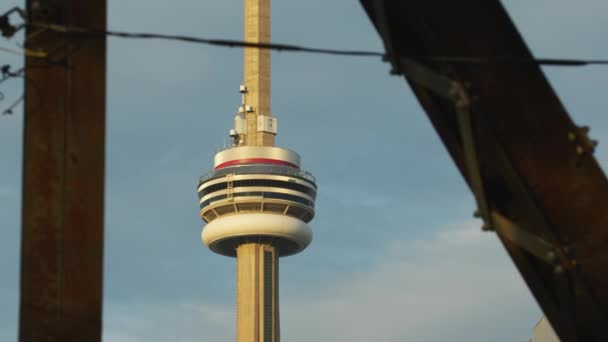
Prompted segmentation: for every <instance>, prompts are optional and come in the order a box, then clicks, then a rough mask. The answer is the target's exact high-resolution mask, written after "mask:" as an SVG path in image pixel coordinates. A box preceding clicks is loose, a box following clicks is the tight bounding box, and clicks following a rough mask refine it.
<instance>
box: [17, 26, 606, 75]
mask: <svg viewBox="0 0 608 342" xmlns="http://www.w3.org/2000/svg"><path fill="white" fill-rule="evenodd" d="M24 25H25V26H29V27H34V28H38V29H46V30H50V31H55V32H60V33H65V34H72V35H88V36H109V37H118V38H127V39H161V40H173V41H181V42H187V43H195V44H206V45H213V46H222V47H230V48H235V47H238V48H257V49H266V50H274V51H279V52H303V53H313V54H323V55H335V56H353V57H380V58H383V59H386V58H387V55H386V54H385V53H383V52H379V51H369V50H344V49H328V48H317V47H308V46H301V45H294V44H277V43H255V42H247V41H242V40H231V39H212V38H204V37H194V36H185V35H170V34H161V33H143V32H126V31H115V30H96V29H90V28H84V27H75V26H65V25H55V24H43V23H25V24H24ZM424 59H430V60H432V61H436V62H454V63H468V64H493V63H532V64H538V65H544V66H587V65H608V59H607V60H604V59H566V58H533V59H520V58H509V57H495V58H480V57H459V56H431V57H427V56H425V57H424Z"/></svg>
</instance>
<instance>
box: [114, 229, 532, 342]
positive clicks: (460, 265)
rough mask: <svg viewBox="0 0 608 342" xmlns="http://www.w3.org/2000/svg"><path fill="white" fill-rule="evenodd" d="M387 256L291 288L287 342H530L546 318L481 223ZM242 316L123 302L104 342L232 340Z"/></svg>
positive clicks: (198, 304) (204, 306)
mask: <svg viewBox="0 0 608 342" xmlns="http://www.w3.org/2000/svg"><path fill="white" fill-rule="evenodd" d="M378 252H379V254H381V258H380V260H379V261H378V262H377V263H375V264H373V265H372V266H371V267H369V268H368V269H364V270H363V269H362V270H359V271H358V272H355V273H353V274H350V275H348V276H340V277H338V276H337V275H336V276H333V277H332V276H331V275H326V276H325V278H324V279H311V281H310V283H318V284H319V286H316V287H314V288H307V289H304V288H303V287H298V289H297V291H294V290H293V289H292V288H288V287H286V286H283V287H282V289H281V291H283V292H282V298H281V300H282V303H281V325H282V329H281V330H282V337H283V339H284V340H288V341H294V342H297V341H349V342H352V341H355V342H356V341H406V340H416V341H446V340H450V341H472V340H475V341H477V340H492V341H513V340H514V339H513V337H514V336H517V337H519V338H520V339H521V340H525V339H527V337H529V336H530V334H531V329H532V327H533V325H534V323H535V322H536V321H537V319H538V317H539V316H540V313H539V310H538V308H537V307H536V305H535V304H534V300H533V299H532V297H531V295H530V294H529V292H528V290H527V289H526V288H525V286H524V284H523V281H522V280H521V278H520V277H519V276H518V275H517V271H516V270H515V268H514V267H513V266H512V265H511V264H510V262H508V259H507V257H506V255H505V253H504V252H503V251H502V247H501V246H499V243H498V241H497V240H496V237H495V236H494V235H493V234H490V233H483V232H481V231H480V230H479V222H474V221H471V222H466V223H464V224H460V225H453V226H448V227H444V228H443V229H441V230H439V231H438V233H436V234H434V235H432V236H430V237H429V238H425V239H418V240H399V241H390V242H388V243H387V244H386V245H385V248H384V250H383V251H378ZM285 264H286V263H285V262H284V263H283V265H284V267H283V270H285V267H289V265H288V264H287V265H285ZM291 271H293V270H291ZM282 278H283V279H285V273H283V275H282ZM318 280H320V281H318ZM317 281H318V282H317ZM234 312H235V310H234V305H233V304H221V303H219V304H209V303H207V302H203V301H201V300H200V299H196V298H194V299H186V300H184V299H182V300H180V301H177V302H174V303H171V302H164V303H162V304H155V305H152V304H146V305H138V306H134V307H127V306H124V307H121V306H116V305H114V306H113V307H110V308H109V309H108V310H107V317H108V318H107V319H106V324H107V325H106V329H105V332H104V337H106V340H112V341H129V342H131V341H166V340H167V339H169V338H171V339H172V340H173V341H194V340H209V341H211V340H213V341H230V340H233V339H234V330H235V326H234V324H235V316H234ZM110 337H111V338H110ZM515 340H516V339H515Z"/></svg>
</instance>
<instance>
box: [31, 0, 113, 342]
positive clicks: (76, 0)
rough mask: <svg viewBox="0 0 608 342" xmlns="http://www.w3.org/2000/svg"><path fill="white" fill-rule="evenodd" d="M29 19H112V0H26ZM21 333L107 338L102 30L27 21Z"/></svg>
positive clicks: (91, 23) (100, 25)
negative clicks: (79, 31)
mask: <svg viewBox="0 0 608 342" xmlns="http://www.w3.org/2000/svg"><path fill="white" fill-rule="evenodd" d="M27 13H28V16H29V20H31V21H34V22H44V23H53V24H59V25H70V26H84V27H92V28H95V29H105V28H106V0H87V1H82V0H27ZM27 35H28V39H27V42H26V44H27V47H28V48H30V49H34V50H36V49H42V50H44V51H46V52H48V53H49V60H40V59H36V58H32V57H28V58H27V60H26V81H25V125H24V146H23V154H24V157H23V199H22V201H23V205H22V247H21V293H20V296H21V297H20V312H19V315H20V316H19V341H23V342H25V341H28V342H29V341H62V342H70V341H78V342H82V341H100V340H101V318H102V279H103V277H102V273H103V204H104V158H105V156H104V154H105V100H106V99H105V87H106V84H105V77H106V39H105V37H90V36H87V37H85V36H80V37H73V36H71V37H70V36H66V35H63V34H60V33H56V32H50V31H44V30H38V29H36V28H29V29H28V30H27Z"/></svg>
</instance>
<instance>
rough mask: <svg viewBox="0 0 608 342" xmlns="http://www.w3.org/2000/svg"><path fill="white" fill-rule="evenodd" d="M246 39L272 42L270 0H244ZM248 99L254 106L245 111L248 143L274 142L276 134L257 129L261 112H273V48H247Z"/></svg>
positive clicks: (246, 141)
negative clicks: (271, 92)
mask: <svg viewBox="0 0 608 342" xmlns="http://www.w3.org/2000/svg"><path fill="white" fill-rule="evenodd" d="M244 27H245V41H247V42H251V43H270V0H245V25H244ZM243 70H244V75H243V79H244V84H245V86H246V87H247V93H246V94H245V97H246V98H245V102H246V104H247V105H249V106H252V107H253V111H252V112H248V113H246V115H245V117H246V121H247V135H246V138H245V144H246V145H248V146H274V134H273V133H270V132H264V131H259V130H258V116H261V115H263V116H271V114H270V51H269V50H268V49H258V48H245V51H244V68H243Z"/></svg>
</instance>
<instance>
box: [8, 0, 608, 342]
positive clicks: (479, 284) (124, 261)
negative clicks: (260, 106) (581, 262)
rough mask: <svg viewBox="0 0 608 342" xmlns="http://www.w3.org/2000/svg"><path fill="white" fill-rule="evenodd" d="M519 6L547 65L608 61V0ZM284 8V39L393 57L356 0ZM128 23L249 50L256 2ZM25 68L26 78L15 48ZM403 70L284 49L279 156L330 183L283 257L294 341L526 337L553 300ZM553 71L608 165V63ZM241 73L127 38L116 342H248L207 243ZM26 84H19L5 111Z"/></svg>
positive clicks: (117, 24)
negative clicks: (245, 29) (201, 205)
mask: <svg viewBox="0 0 608 342" xmlns="http://www.w3.org/2000/svg"><path fill="white" fill-rule="evenodd" d="M11 4H20V3H19V2H15V1H13V0H10V1H9V5H11ZM504 4H505V6H506V7H507V9H508V11H509V13H510V15H511V16H512V18H513V20H514V21H515V23H516V24H517V25H518V28H519V30H520V32H522V34H523V35H524V38H525V40H526V41H527V43H528V44H529V46H530V47H531V49H532V51H533V53H534V54H535V55H536V56H539V57H541V56H542V57H564V58H568V57H572V58H576V57H588V58H608V47H606V46H605V44H603V42H605V37H606V36H607V34H608V26H607V25H605V13H606V11H607V10H608V4H607V3H606V2H605V1H601V0H593V1H592V0H588V1H585V2H584V6H583V5H582V4H580V3H574V2H571V1H565V0H560V1H549V0H542V1H541V0H538V1H534V2H530V1H523V0H517V1H515V0H514V1H508V2H504ZM9 5H5V8H9V7H10V6H9ZM272 12H273V13H272V16H273V26H272V36H273V38H272V39H273V41H275V42H282V43H294V44H303V45H313V46H320V47H328V48H352V49H371V50H381V49H382V46H381V43H380V40H379V38H378V35H377V34H376V32H375V31H374V30H373V28H372V26H371V24H370V22H369V20H368V19H367V17H366V15H365V13H364V12H363V10H362V9H361V7H360V5H359V4H358V2H357V1H352V0H351V1H343V0H341V1H322V0H309V1H293V0H292V1H274V3H273V7H272ZM109 27H110V28H112V29H120V30H131V31H151V32H163V33H176V34H185V35H196V36H204V37H213V38H233V39H240V38H241V36H242V1H241V0H239V1H236V0H223V1H203V0H197V1H195V0H175V1H172V2H168V1H158V0H148V1H143V0H123V1H117V0H111V1H109ZM17 40H18V39H17ZM17 40H12V41H8V42H7V41H2V42H1V43H0V46H3V47H14V44H15V42H16V41H17ZM0 53H2V52H0ZM6 63H9V64H12V65H14V66H15V67H18V66H20V65H22V61H21V59H20V57H18V56H12V55H10V54H6V53H2V54H0V64H6ZM388 71H389V66H388V65H386V64H384V63H382V62H381V61H379V60H375V59H363V58H340V57H331V56H316V55H309V54H290V53H273V54H272V112H273V114H274V115H275V116H277V117H278V118H279V135H278V138H277V144H278V145H279V146H284V147H288V148H291V149H294V150H296V151H298V152H299V153H300V154H301V155H302V159H303V167H304V168H305V169H307V170H309V171H311V172H312V173H313V174H314V175H315V176H316V177H317V179H318V186H319V196H318V201H317V216H316V218H315V219H314V221H313V222H312V226H313V230H314V240H313V243H312V244H311V246H310V247H309V248H308V249H307V250H306V251H304V252H303V253H300V254H298V255H296V256H292V257H289V258H283V259H281V274H280V276H281V279H280V281H281V325H282V327H281V328H282V329H281V333H282V338H283V339H284V340H286V341H296V342H297V341H310V340H319V341H370V340H376V341H404V340H409V341H447V340H450V341H467V342H468V341H477V340H491V341H499V342H502V341H504V342H507V341H509V342H511V341H523V340H526V339H527V338H528V337H529V336H530V335H531V331H532V327H533V325H534V324H535V323H536V321H537V319H538V318H539V317H540V310H539V308H538V305H537V304H536V303H535V301H534V300H533V298H532V297H531V295H530V294H529V292H528V290H527V288H526V287H525V285H524V283H523V281H522V279H521V277H520V276H519V274H518V273H517V272H516V270H515V267H514V266H513V264H512V263H511V261H510V260H509V258H508V257H507V256H506V254H505V252H504V251H503V250H502V248H501V246H500V244H499V242H498V241H497V238H496V237H495V236H494V235H493V234H491V233H482V232H481V231H480V222H479V221H477V220H475V219H473V218H472V217H471V216H472V212H473V211H474V209H475V204H474V202H473V197H472V195H471V193H470V192H469V191H468V189H467V188H466V186H465V184H464V182H463V180H462V178H461V176H460V174H459V173H458V172H457V170H456V168H455V166H454V165H453V164H452V162H451V159H450V158H449V156H448V154H447V152H446V150H445V148H444V147H443V145H442V144H441V143H440V141H439V139H438V137H437V134H436V133H435V131H434V130H433V129H432V127H431V125H430V123H429V121H428V119H427V118H426V116H425V114H424V112H423V111H422V110H421V108H420V107H419V105H418V103H417V101H416V99H415V98H414V96H413V95H412V93H411V91H410V89H409V87H408V86H407V84H406V83H405V82H404V81H403V79H401V78H398V77H394V76H389V74H388ZM545 71H546V72H547V75H548V77H549V79H550V81H551V83H552V85H553V87H554V89H555V90H556V91H557V93H558V94H559V96H560V97H561V99H562V101H563V103H564V104H565V106H566V108H567V109H568V110H569V112H570V114H571V116H572V117H573V119H574V121H575V122H576V123H578V124H584V125H589V126H591V128H592V130H591V136H592V137H593V138H598V139H599V140H600V145H599V148H598V150H597V153H596V157H597V159H598V160H599V161H600V163H601V164H602V166H603V167H604V168H605V167H606V165H607V164H606V160H607V157H608V155H607V154H606V153H607V149H606V148H604V146H603V145H602V142H603V141H606V140H608V121H607V120H605V119H604V112H605V108H607V107H608V98H607V97H606V96H605V89H606V86H607V85H608V68H601V67H588V68H561V69H560V68H547V69H545ZM241 80H242V51H240V50H238V49H225V48H215V47H209V46H199V45H189V44H183V43H176V42H164V41H134V40H119V39H110V40H109V46H108V114H107V115H108V119H107V123H108V127H107V155H106V157H107V165H106V215H105V221H106V222H105V226H106V240H105V248H106V249H105V274H104V277H105V279H104V280H105V288H104V339H105V340H106V341H118V342H134V341H159V342H160V341H167V340H172V341H231V340H234V326H235V322H234V318H235V305H234V302H235V298H234V292H235V285H234V283H235V261H234V259H231V258H226V257H221V256H218V255H215V254H213V253H212V252H210V251H209V250H207V249H206V248H205V247H204V246H203V245H202V243H201V241H200V231H201V228H202V226H203V223H202V221H201V220H200V218H199V217H198V201H197V197H196V183H197V178H198V176H199V175H200V174H201V173H203V172H204V171H206V170H208V169H210V168H211V167H212V157H213V154H214V151H215V149H216V148H218V147H221V146H222V144H223V141H224V140H226V137H227V132H228V130H229V128H230V126H231V124H232V119H233V115H234V113H235V111H236V109H237V107H238V104H239V101H240V96H239V94H238V86H239V84H240V83H241ZM21 87H22V83H21V82H20V81H17V80H14V81H11V82H8V83H5V84H3V85H1V86H0V91H2V92H4V94H5V96H6V99H5V100H4V101H2V102H0V109H3V108H4V107H6V106H7V105H8V104H9V102H10V100H12V99H13V98H16V97H17V96H19V95H20V92H21V89H22V88H21ZM20 110H21V107H19V108H18V110H17V111H16V112H15V114H14V115H12V116H4V117H0V165H1V167H0V218H1V220H0V222H1V223H2V228H3V230H2V232H3V238H2V239H0V340H3V341H5V340H7V341H10V340H15V339H16V326H17V308H18V267H19V243H20V233H19V230H20V225H19V224H20V223H19V221H20V201H21V196H20V189H21V152H22V151H21V142H22V133H21V130H22V119H23V115H22V113H21V111H20Z"/></svg>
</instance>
